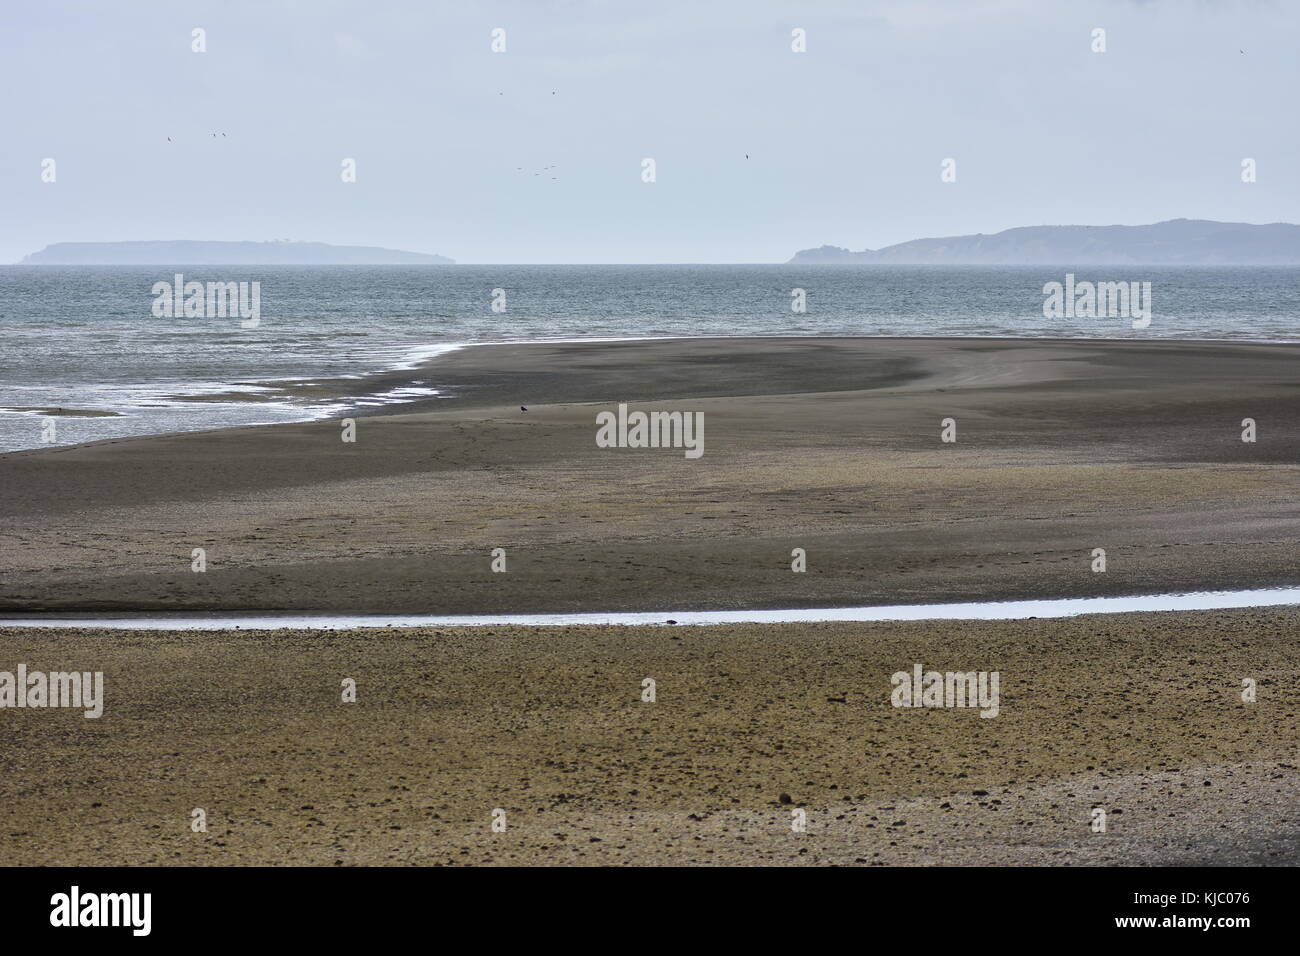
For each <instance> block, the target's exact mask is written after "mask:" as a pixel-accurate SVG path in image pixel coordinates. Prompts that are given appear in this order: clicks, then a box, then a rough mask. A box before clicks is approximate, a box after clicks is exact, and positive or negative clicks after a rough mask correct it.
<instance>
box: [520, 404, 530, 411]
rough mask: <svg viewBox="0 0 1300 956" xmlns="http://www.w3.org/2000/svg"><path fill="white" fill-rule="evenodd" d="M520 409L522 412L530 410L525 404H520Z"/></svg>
mask: <svg viewBox="0 0 1300 956" xmlns="http://www.w3.org/2000/svg"><path fill="white" fill-rule="evenodd" d="M519 410H520V411H521V412H526V411H528V409H526V408H524V406H522V405H520V406H519Z"/></svg>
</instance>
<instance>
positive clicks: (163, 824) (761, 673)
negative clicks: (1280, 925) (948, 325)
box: [0, 609, 1300, 866]
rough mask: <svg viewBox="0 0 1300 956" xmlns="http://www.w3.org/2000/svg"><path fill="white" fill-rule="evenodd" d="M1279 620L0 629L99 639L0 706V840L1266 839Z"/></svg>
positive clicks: (762, 854)
mask: <svg viewBox="0 0 1300 956" xmlns="http://www.w3.org/2000/svg"><path fill="white" fill-rule="evenodd" d="M1298 638H1300V619H1298V618H1297V615H1296V614H1295V612H1294V610H1292V609H1287V610H1271V611H1240V610H1238V611H1230V612H1215V611H1206V612H1198V613H1187V614H1169V615H1113V616H1104V617H1083V618H1074V619H1069V620H1062V621H1019V622H978V623H963V622H942V623H939V624H933V623H925V622H921V623H910V624H889V625H884V624H862V625H843V624H810V625H797V626H796V625H770V626H763V625H746V626H718V627H672V626H659V627H631V628H621V627H613V628H591V627H588V628H518V627H515V628H450V629H442V630H435V629H413V630H397V629H382V628H381V629H377V630H364V631H328V632H326V631H282V632H243V633H239V632H230V631H228V632H206V633H205V632H191V633H184V634H167V633H165V632H148V633H146V632H118V631H113V632H107V631H96V630H87V631H65V632H50V631H34V630H27V631H6V632H4V634H3V639H4V641H5V647H6V656H7V657H10V658H14V659H18V660H26V661H28V662H30V663H31V664H32V666H33V667H35V666H38V665H39V666H41V667H45V668H48V669H55V668H59V667H67V668H85V667H90V666H92V665H93V666H94V667H95V668H99V669H102V670H103V672H104V713H103V716H102V717H100V718H98V719H86V718H84V717H83V716H82V714H81V713H80V712H76V711H70V710H59V711H52V710H50V711H43V712H42V711H36V710H22V711H8V712H5V713H4V714H3V719H4V721H5V735H6V746H5V748H4V756H3V770H4V772H3V774H0V818H2V819H3V821H4V825H3V827H0V859H3V860H4V861H5V862H6V863H10V864H15V865H21V864H26V863H30V864H36V863H45V864H50V863H59V864H69V865H96V864H139V865H164V864H166V865H191V864H194V865H200V864H201V865H224V864H271V865H278V864H304V865H320V866H335V865H354V864H358V865H407V864H409V865H468V864H501V865H511V864H529V865H532V864H537V865H552V864H623V863H631V864H644V865H651V864H678V865H684V864H719V865H722V864H737V865H742V864H772V865H830V864H842V865H864V864H877V865H884V864H894V865H911V864H918V865H919V864H948V865H1013V864H1015V865H1029V864H1071V865H1091V864H1122V865H1156V864H1171V863H1181V864H1211V863H1212V864H1218V865H1233V864H1287V865H1295V864H1296V863H1297V862H1300V816H1298V815H1297V813H1296V806H1297V798H1298V797H1300V784H1297V773H1296V763H1297V756H1298V754H1297V750H1298V749H1300V743H1297V742H1298V741H1300V710H1298V708H1297V705H1298V704H1300V697H1298V695H1297V690H1296V688H1297V686H1300V684H1298V682H1297V678H1298V677H1300V650H1297V648H1298V647H1300V640H1298ZM916 663H920V664H922V665H924V666H925V667H927V668H931V667H933V668H935V669H937V670H941V671H946V670H950V669H959V670H962V671H966V670H990V671H997V672H998V673H999V674H1000V706H999V712H998V714H997V716H996V717H993V718H987V719H986V718H982V717H981V716H980V715H979V713H978V712H977V711H975V710H971V709H911V708H902V707H894V706H892V703H891V690H892V688H891V674H893V673H894V672H898V671H908V670H911V669H912V667H913V665H914V664H916ZM647 677H649V678H651V679H653V680H654V681H655V700H654V701H653V702H648V701H645V700H643V699H642V697H643V682H644V680H645V679H646V678H647ZM1246 677H1250V678H1252V679H1254V680H1255V681H1256V682H1257V685H1258V688H1257V689H1258V697H1257V699H1256V701H1255V702H1254V703H1245V702H1243V701H1242V699H1241V689H1242V679H1243V678H1246ZM345 679H351V680H354V681H355V682H356V684H355V686H356V700H355V703H344V702H343V699H342V698H343V693H342V684H343V681H344V680H345ZM1097 808H1101V809H1102V810H1103V811H1104V812H1105V814H1106V817H1105V824H1106V828H1105V831H1104V832H1094V830H1093V828H1092V827H1093V822H1094V819H1096V818H1095V816H1094V810H1095V809H1097ZM195 809H202V810H203V811H204V814H205V820H206V831H205V832H194V831H193V830H192V829H191V822H192V819H193V816H192V814H193V811H194V810H195ZM496 810H501V811H504V814H505V815H504V819H503V822H504V824H505V829H504V831H494V830H493V829H492V823H493V820H494V814H493V811H496ZM795 810H803V811H804V814H805V820H804V824H805V829H804V830H803V832H796V831H795V830H794V829H793V828H792V824H793V823H794V821H795V815H794V812H793V811H795ZM498 816H499V815H498Z"/></svg>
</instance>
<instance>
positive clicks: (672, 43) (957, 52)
mask: <svg viewBox="0 0 1300 956" xmlns="http://www.w3.org/2000/svg"><path fill="white" fill-rule="evenodd" d="M196 28H197V29H201V30H203V31H204V39H205V46H206V50H205V52H195V51H194V49H193V46H194V42H195V41H194V38H193V31H194V30H195V29H196ZM1097 29H1102V30H1104V31H1105V52H1094V49H1093V47H1094V46H1095V45H1096V40H1095V39H1094V31H1095V30H1097ZM494 30H504V38H505V50H504V52H494V51H493V49H492V45H493V31H494ZM795 30H802V31H804V36H805V37H806V51H805V52H795V51H794V50H793V49H792V45H793V43H794V39H793V31H795ZM1298 48H1300V3H1296V2H1286V0H1276V2H1262V0H1236V2H1234V0H1221V2H1209V0H1203V2H1196V0H1149V2H1132V0H1104V2H1077V0H1076V2H1070V0H951V2H950V0H931V2H926V0H881V2H872V0H858V2H849V0H798V2H796V0H787V2H774V0H747V2H740V0H736V2H732V0H712V2H709V0H693V2H678V0H653V2H630V0H622V2H613V0H609V2H595V0H527V2H524V0H520V2H469V0H462V2H459V3H440V2H433V0H364V2H351V0H349V2H344V0H256V2H253V0H219V2H216V0H214V2H187V0H165V2H163V0H159V2H146V0H114V2H112V3H106V2H103V0H85V2H69V0H41V2H39V3H26V2H5V3H4V4H2V5H0V89H3V90H4V91H5V92H4V94H3V97H2V98H0V103H2V104H3V108H2V109H0V263H3V262H15V261H17V260H18V259H20V258H21V257H22V256H24V255H26V254H27V253H30V252H33V251H36V250H38V249H40V248H43V247H44V246H46V245H48V244H50V243H54V242H71V241H115V240H132V239H136V240H140V239H219V240H221V239H224V240H249V239H252V240H267V239H295V240H308V241H319V242H331V243H337V244H355V245H377V246H385V247H389V248H399V249H409V250H414V251H418V252H430V253H440V254H443V255H447V256H451V257H452V258H454V259H456V260H457V261H458V262H466V263H611V262H613V263H638V262H645V263H688V262H708V263H726V262H782V261H785V260H786V259H788V258H789V257H790V256H791V255H793V254H794V252H795V251H797V250H799V249H803V248H808V247H813V246H820V245H822V244H826V243H829V244H832V245H839V246H845V247H848V248H851V249H855V250H856V249H863V248H879V247H881V246H884V245H889V244H892V243H895V242H902V241H906V240H908V239H914V238H921V237H926V236H943V235H959V234H966V233H977V232H984V233H992V232H997V231H1000V230H1002V229H1006V228H1010V227H1013V226H1023V225H1042V224H1066V223H1068V224H1092V225H1106V224H1113V223H1126V224H1140V223H1148V222H1156V221H1159V220H1164V219H1172V218H1179V217H1187V218H1200V219H1220V220H1232V221H1244V222H1278V221H1285V222H1300V185H1298V184H1300V122H1297V117H1298V116H1300V106H1298V104H1300V96H1298V95H1297V94H1300V52H1298ZM213 133H216V134H217V135H216V136H215V137H214V136H213V135H212V134H213ZM223 134H224V135H223ZM168 137H170V138H171V141H170V142H169V141H168ZM746 155H748V158H746ZM1248 158H1249V159H1253V160H1254V161H1255V169H1256V181H1255V182H1253V183H1243V182H1242V175H1241V172H1242V161H1243V160H1244V159H1248ZM49 159H52V160H54V165H53V173H54V181H53V182H46V181H43V174H44V175H45V177H46V178H48V175H49V174H48V171H47V170H48V169H49V166H48V164H46V163H45V161H46V160H49ZM348 159H350V160H354V161H355V164H356V167H355V168H356V181H355V182H344V181H343V175H342V173H343V163H344V161H345V160H348ZM646 159H652V160H653V161H654V174H655V175H654V181H653V182H646V181H645V180H644V172H643V170H644V160H646ZM947 159H952V160H955V167H953V168H955V174H956V175H955V181H952V182H944V181H943V177H942V175H941V174H942V172H943V168H944V167H943V163H944V161H945V160H947ZM534 173H537V175H534Z"/></svg>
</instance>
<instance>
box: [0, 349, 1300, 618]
mask: <svg viewBox="0 0 1300 956" xmlns="http://www.w3.org/2000/svg"><path fill="white" fill-rule="evenodd" d="M1297 348H1300V346H1294V347H1293V346H1276V345H1274V346H1266V345H1254V344H1252V345H1248V346H1242V345H1235V346H1209V345H1197V344H1190V343H1172V342H1168V343H1166V342H1162V343H1141V344H1133V343H1127V342H1122V341H1113V340H1112V341H1108V342H1101V341H1088V342H1084V341H1078V340H1053V341H1037V340H1026V339H1011V340H1008V339H1001V340H990V339H983V340H979V339H881V338H866V337H862V338H811V337H802V338H787V337H764V338H747V339H745V338H742V339H734V338H727V339H641V340H632V341H617V342H606V343H551V344H546V345H540V344H534V345H523V346H521V345H498V346H496V347H495V348H491V349H487V348H466V349H460V350H457V351H454V352H450V353H446V354H444V355H442V356H441V357H440V358H438V359H437V360H436V367H437V369H438V372H437V376H438V378H439V382H440V385H441V386H442V387H444V388H449V389H452V390H453V391H455V390H456V389H462V388H463V393H461V394H460V395H459V397H457V398H456V399H454V400H447V399H426V400H425V404H424V405H423V406H421V405H420V403H416V406H415V407H414V408H413V407H412V406H403V407H402V410H401V411H400V412H394V411H393V410H392V409H383V410H380V411H378V412H376V413H375V414H371V415H360V414H358V415H356V416H349V417H354V418H355V421H356V423H357V426H356V427H357V433H356V434H357V441H356V442H355V443H352V444H346V443H343V442H341V441H340V425H341V422H340V421H339V420H338V419H319V420H315V421H311V422H305V423H293V424H280V425H276V426H273V427H265V426H257V427H241V428H232V429H221V430H215V431H204V432H184V433H178V434H174V435H167V436H153V437H140V438H132V439H109V440H106V441H104V442H99V443H95V444H89V445H80V446H59V447H55V448H47V449H39V450H33V451H20V452H11V453H6V454H3V455H0V481H3V482H4V484H5V486H6V488H7V489H8V490H9V494H8V495H7V496H6V498H5V500H3V501H0V515H2V516H3V518H4V528H3V531H0V610H3V611H6V612H27V611H34V612H57V611H60V610H63V611H68V610H88V611H106V612H111V611H124V610H139V611H146V612H148V611H165V610H187V611H235V612H239V611H318V612H326V613H335V612H349V613H351V612H373V611H379V612H395V613H404V612H410V613H437V614H445V615H455V614H484V613H488V614H510V613H531V612H537V613H569V612H576V611H584V610H589V609H591V608H593V607H598V608H602V609H607V610H610V611H634V610H637V609H639V608H645V607H651V608H662V609H664V610H665V611H682V610H708V609H743V608H762V607H787V608H817V607H836V606H839V607H847V606H862V605H881V604H917V603H944V602H964V601H984V600H1000V599H1001V600H1032V599H1041V598H1061V597H1066V598H1068V597H1080V596H1096V597H1107V596H1118V595H1126V594H1127V595H1139V594H1160V593H1175V592H1182V591H1204V590H1234V589H1249V588H1259V587H1268V586H1287V585H1293V584H1294V583H1295V576H1294V567H1293V561H1292V559H1291V557H1290V551H1291V542H1293V541H1294V540H1296V538H1297V537H1300V508H1297V507H1296V506H1295V504H1294V502H1295V500H1296V496H1297V492H1300V472H1297V470H1296V468H1295V466H1294V462H1295V461H1297V460H1300V428H1297V427H1296V426H1294V425H1292V424H1291V423H1293V422H1300V396H1297V394H1296V390H1295V389H1294V386H1293V375H1292V368H1293V367H1294V363H1295V358H1296V356H1297V354H1300V353H1297ZM395 374H396V373H395ZM401 374H403V375H405V374H411V373H401ZM417 374H419V375H424V376H427V375H428V374H429V373H428V371H427V370H421V371H420V372H419V373H417ZM615 401H630V402H632V403H633V404H634V405H636V404H639V405H640V406H641V407H650V408H653V407H669V408H679V409H687V410H694V411H698V412H700V413H702V414H705V415H706V416H707V420H708V422H709V428H708V433H707V434H708V439H707V441H708V444H707V449H708V450H707V452H706V453H705V454H704V456H703V457H702V458H700V459H699V460H698V461H688V460H684V459H683V458H682V457H681V456H680V453H677V454H672V453H662V451H663V450H654V449H643V450H638V449H602V448H598V447H597V446H596V445H595V443H594V438H593V436H594V422H593V416H594V414H595V412H596V411H597V410H598V409H599V407H601V403H611V402H615ZM656 403H657V405H656ZM521 405H526V406H527V407H528V409H529V410H528V411H527V412H524V411H521V410H520V406H521ZM949 417H951V418H953V419H954V420H955V421H958V422H960V433H959V438H958V441H957V442H956V443H955V444H944V443H942V442H941V441H940V436H939V426H940V422H941V421H942V420H943V419H945V418H949ZM1246 417H1251V418H1256V419H1258V421H1259V429H1260V438H1259V441H1257V442H1256V443H1251V444H1245V443H1242V442H1241V441H1240V430H1241V429H1240V423H1241V422H1242V420H1243V419H1244V418H1246ZM196 547H202V548H205V549H206V550H207V552H208V554H209V560H210V565H209V567H208V568H207V569H206V571H205V573H203V574H195V573H193V572H192V571H191V569H190V556H191V552H192V550H193V549H194V548H196ZM497 547H502V548H505V549H506V550H507V553H508V554H509V555H510V558H509V570H508V573H506V574H498V573H493V572H492V571H491V569H490V556H489V552H491V550H492V549H494V548H497ZM796 547H798V548H803V549H804V550H805V552H806V554H807V556H808V572H807V573H806V574H792V573H791V558H790V556H791V552H792V549H793V548H796ZM1097 547H1101V548H1103V549H1105V550H1106V551H1107V552H1108V555H1109V557H1110V564H1109V566H1108V567H1107V569H1106V573H1104V574H1097V573H1093V572H1092V571H1091V569H1090V561H1091V558H1090V553H1091V551H1092V549H1093V548H1097Z"/></svg>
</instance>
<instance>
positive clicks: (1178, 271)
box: [0, 265, 1300, 451]
mask: <svg viewBox="0 0 1300 956" xmlns="http://www.w3.org/2000/svg"><path fill="white" fill-rule="evenodd" d="M1067 273H1069V274H1072V275H1073V276H1074V280H1073V281H1074V282H1076V283H1081V282H1085V281H1088V282H1141V283H1146V282H1149V283H1150V284H1151V286H1150V288H1151V307H1152V308H1151V321H1150V322H1149V324H1146V325H1145V327H1141V328H1134V327H1133V326H1134V323H1133V321H1131V320H1130V319H1129V318H1126V317H1101V318H1097V317H1088V316H1070V317H1065V316H1060V317H1050V318H1049V317H1047V316H1045V314H1044V300H1045V299H1046V298H1047V296H1046V295H1045V293H1044V286H1045V285H1046V284H1047V283H1051V282H1059V283H1065V282H1066V275H1067ZM177 274H180V275H181V276H183V282H184V283H189V282H201V283H209V282H222V283H229V282H235V283H240V282H245V283H249V286H248V287H246V288H248V289H251V288H252V286H251V284H252V283H254V282H256V283H257V289H258V299H257V301H258V316H257V318H258V321H257V323H256V326H255V327H245V326H246V325H248V323H246V322H244V321H241V318H240V317H239V316H238V315H226V316H217V315H211V316H209V315H206V314H205V315H198V316H190V317H186V316H184V315H181V316H179V317H178V316H176V315H174V314H171V313H172V312H173V311H174V310H171V309H165V308H162V307H161V306H160V301H161V299H162V298H163V297H164V293H162V292H160V291H158V290H159V289H160V286H159V283H168V284H169V285H175V283H176V276H177ZM167 297H168V298H169V299H170V296H167ZM800 305H802V306H803V310H802V311H800V310H799V309H798V307H799V306H800ZM160 312H161V313H163V314H159V313H160ZM1139 324H1141V323H1139ZM760 335H761V336H786V335H799V336H819V335H821V336H831V335H834V336H971V337H989V336H998V337H1014V338H1070V339H1145V340H1149V339H1157V340H1164V339H1179V340H1206V341H1225V342H1251V341H1255V342H1300V268H1293V267H1286V268H1275V267H1223V268H1208V267H1196V268H1191V267H1181V268H1176V267H1166V268H1154V267H1150V266H1134V267H1123V266H1099V267H1082V266H1081V267H1077V268H1076V267H1070V266H1060V267H1050V266H1033V267H1017V268H1006V267H993V266H982V267H977V266H972V267H941V266H866V267H864V266H854V265H843V266H837V265H632V266H617V265H600V266H576V265H573V266H549V265H548V266H536V265H532V266H529V265H523V266H484V265H456V266H275V267H256V268H254V267H231V266H180V267H167V266H147V267H146V266H78V267H73V266H0V451H14V450H19V449H25V448H36V447H43V446H47V445H50V444H60V445H66V444H74V443H79V442H87V441H99V440H103V439H109V438H119V437H124V436H130V435H145V434H157V433H164V432H176V431H192V430H198V429H207V428H220V427H226V426H232V425H251V424H267V423H274V422H290V421H305V420H310V419H314V418H322V417H328V416H331V415H338V414H342V413H345V412H346V411H347V410H348V409H349V408H351V407H374V406H386V405H391V406H399V405H400V404H401V403H403V402H406V401H410V400H412V399H415V398H421V399H427V398H430V397H441V398H446V399H448V400H450V401H454V399H455V395H454V394H453V393H451V392H449V391H447V390H445V389H443V388H440V386H439V382H438V375H437V364H436V362H434V363H432V364H426V363H428V361H429V360H430V359H432V358H435V357H436V356H437V355H439V354H440V353H443V352H446V351H448V350H451V349H455V348H459V347H463V346H466V345H475V344H484V343H494V342H535V341H582V340H589V341H590V340H599V339H635V338H659V337H665V338H669V337H671V338H677V337H701V336H707V337H712V336H760ZM398 370H409V371H410V373H411V377H410V381H409V382H408V383H406V384H404V385H403V386H402V387H400V388H396V389H395V388H393V387H392V385H391V381H388V382H387V384H386V385H385V387H384V388H383V389H382V390H379V389H377V390H376V391H374V392H373V393H369V394H368V393H366V391H365V388H364V387H363V388H361V389H360V390H359V392H360V395H359V397H358V394H357V392H358V389H355V388H352V389H348V390H347V391H348V392H349V393H350V394H351V395H352V397H350V398H347V399H342V398H339V397H338V396H337V395H334V394H330V389H329V387H328V385H329V383H330V382H333V381H336V380H339V379H348V380H356V381H358V382H361V383H365V382H366V380H367V379H369V378H371V377H372V376H376V375H378V374H379V373H384V372H389V371H398ZM317 384H319V385H320V386H321V387H319V388H312V387H303V386H313V385H317ZM287 386H294V387H287ZM51 420H52V421H53V422H54V427H53V428H51V427H49V423H50V421H51Z"/></svg>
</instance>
